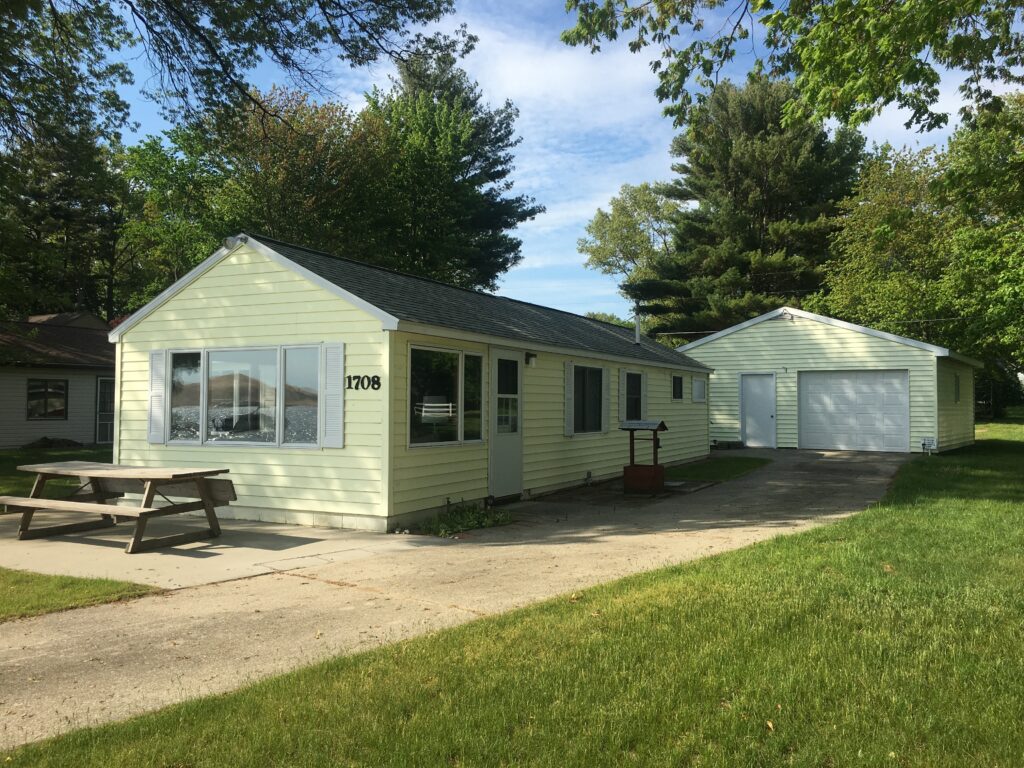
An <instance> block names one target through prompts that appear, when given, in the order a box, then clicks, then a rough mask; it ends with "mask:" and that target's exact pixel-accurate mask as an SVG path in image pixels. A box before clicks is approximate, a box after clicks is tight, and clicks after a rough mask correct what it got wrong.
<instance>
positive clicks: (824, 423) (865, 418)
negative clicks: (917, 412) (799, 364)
mask: <svg viewBox="0 0 1024 768" xmlns="http://www.w3.org/2000/svg"><path fill="white" fill-rule="evenodd" d="M908 381H909V376H908V374H907V372H906V371H813V372H811V371H807V372H802V373H800V381H799V389H800V413H799V419H800V447H801V448H817V449H835V450H844V451H897V452H906V451H909V450H910V392H909V388H910V387H909V383H908Z"/></svg>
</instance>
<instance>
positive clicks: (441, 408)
mask: <svg viewBox="0 0 1024 768" xmlns="http://www.w3.org/2000/svg"><path fill="white" fill-rule="evenodd" d="M482 438H483V358H481V357H480V356H479V355H472V354H467V353H464V352H457V351H449V350H440V349H420V348H417V347H413V348H412V349H411V350H410V354H409V444H410V445H432V444H437V443H460V442H464V441H470V440H480V439H482Z"/></svg>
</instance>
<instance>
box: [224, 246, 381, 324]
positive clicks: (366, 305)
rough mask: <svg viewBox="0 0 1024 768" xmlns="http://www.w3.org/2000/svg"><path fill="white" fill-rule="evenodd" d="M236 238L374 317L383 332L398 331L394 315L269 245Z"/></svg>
mask: <svg viewBox="0 0 1024 768" xmlns="http://www.w3.org/2000/svg"><path fill="white" fill-rule="evenodd" d="M238 237H239V239H244V240H245V241H246V242H247V243H248V244H249V247H250V248H252V249H253V250H254V251H256V252H257V253H260V254H262V255H263V256H266V257H267V258H268V259H270V260H271V261H273V262H276V263H277V264H280V265H281V266H282V267H284V268H286V269H290V270H292V271H293V272H295V273H297V274H299V275H301V276H302V277H304V278H305V279H306V280H308V281H309V282H311V283H313V285H315V286H317V287H318V288H323V289H324V290H325V291H327V292H328V293H333V294H334V295H335V296H337V297H338V298H340V299H344V300H345V301H347V302H348V303H349V304H352V305H353V306H355V307H358V308H359V309H361V310H363V311H364V312H366V313H367V314H368V315H371V316H372V317H375V318H376V319H377V320H379V321H380V323H381V325H382V326H383V328H384V330H385V331H394V330H397V329H398V318H397V317H395V316H394V315H391V314H388V313H387V312H385V311H384V310H383V309H381V308H380V307H378V306H376V305H375V304H371V303H370V302H368V301H366V300H365V299H361V298H359V297H358V296H356V295H355V294H354V293H351V292H350V291H346V290H345V289H344V288H342V287H340V286H338V285H335V284H334V283H332V282H331V281H330V280H325V279H324V278H322V277H320V275H318V274H316V273H315V272H310V271H309V270H308V269H306V268H305V267H303V266H300V265H299V264H296V263H295V262H294V261H292V260H291V259H289V258H288V257H287V256H284V255H282V254H280V253H278V252H277V251H275V250H274V249H273V248H271V247H270V246H269V245H265V244H264V243H261V242H260V241H259V240H257V239H256V238H254V237H248V236H247V235H239V236H238Z"/></svg>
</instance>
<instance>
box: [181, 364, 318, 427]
mask: <svg viewBox="0 0 1024 768" xmlns="http://www.w3.org/2000/svg"><path fill="white" fill-rule="evenodd" d="M169 363H170V372H169V374H170V375H169V377H168V378H169V403H168V405H169V407H168V422H167V424H168V426H167V439H168V441H169V442H197V443H198V442H206V443H258V444H269V445H277V444H283V445H317V444H318V438H319V433H320V417H319V409H320V399H321V389H322V385H321V381H320V347H319V346H315V347H312V346H310V347H283V348H277V347H273V348H268V349H221V350H210V351H208V352H206V353H203V352H198V351H183V352H171V353H170V359H169Z"/></svg>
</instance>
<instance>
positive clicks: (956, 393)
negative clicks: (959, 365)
mask: <svg viewBox="0 0 1024 768" xmlns="http://www.w3.org/2000/svg"><path fill="white" fill-rule="evenodd" d="M953 402H954V403H959V402H960V374H959V373H954V374H953Z"/></svg>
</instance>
